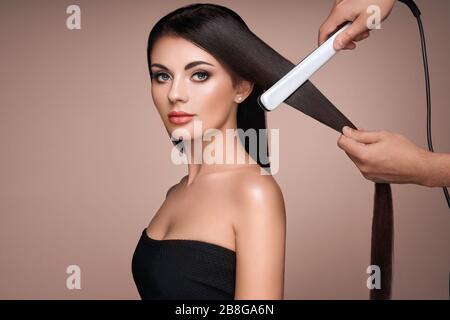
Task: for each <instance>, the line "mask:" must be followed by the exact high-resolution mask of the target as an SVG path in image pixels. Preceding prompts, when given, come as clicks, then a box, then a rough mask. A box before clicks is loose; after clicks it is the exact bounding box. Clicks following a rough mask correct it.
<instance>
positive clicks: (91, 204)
mask: <svg viewBox="0 0 450 320" xmlns="http://www.w3.org/2000/svg"><path fill="white" fill-rule="evenodd" d="M212 2H216V3H220V4H223V5H225V6H228V7H230V8H232V9H233V10H235V11H237V12H238V13H239V14H240V15H241V16H242V18H243V19H244V20H245V21H246V22H247V24H248V25H249V27H250V28H251V29H252V30H253V31H254V32H255V33H256V34H257V35H258V36H260V37H261V38H262V39H263V40H264V41H266V42H267V43H268V44H270V45H271V46H272V47H273V48H275V49H276V50H278V51H279V52H280V53H281V54H283V55H284V56H285V57H287V58H288V59H290V60H291V61H292V62H294V63H297V62H298V61H300V59H301V58H303V57H304V56H305V55H306V54H307V53H309V52H311V51H312V50H313V49H314V48H315V47H316V41H317V31H318V27H319V25H320V24H321V23H322V21H323V20H324V19H325V18H326V16H327V15H328V13H329V10H330V8H331V5H332V1H277V4H276V3H275V1H221V2H217V1H212ZM72 3H73V2H72V1H14V2H13V1H8V2H7V1H2V2H1V4H0V20H1V28H0V39H1V47H2V54H1V59H0V70H1V72H0V75H1V88H2V89H1V91H2V93H1V95H0V146H1V157H0V177H1V178H0V213H1V216H0V219H1V220H0V261H1V267H0V298H3V299H5V298H8V299H23V298H27V299H29V298H33V299H47V298H50V299H80V298H83V299H97V298H98V299H138V298H139V296H138V293H137V290H136V288H135V285H134V282H133V279H132V274H131V257H132V254H133V251H134V249H135V246H136V243H137V240H138V239H139V236H140V234H141V231H142V230H143V228H144V227H145V226H146V225H147V224H148V223H149V221H150V219H151V218H152V216H153V214H154V213H155V212H156V210H157V209H158V208H159V206H160V205H161V203H162V201H163V199H164V197H165V193H166V191H167V189H168V188H169V187H170V186H171V185H173V184H174V183H176V182H177V181H179V179H180V178H181V177H182V176H183V175H184V174H186V170H187V169H186V167H185V166H175V165H173V164H172V163H171V161H170V150H171V143H170V141H169V138H168V136H167V133H166V131H165V129H164V127H163V124H162V122H161V120H160V118H159V116H158V114H157V112H156V110H155V108H154V106H153V103H152V99H151V94H150V81H149V77H148V73H147V65H146V57H145V55H146V52H145V51H146V41H147V36H148V33H149V31H150V29H151V27H152V26H153V25H154V23H155V22H156V21H157V20H158V19H159V18H160V17H162V16H163V15H165V14H166V13H168V12H169V11H172V10H174V9H175V8H178V7H179V6H181V5H184V4H188V3H191V1H162V0H161V1H76V4H79V5H80V6H81V19H82V29H81V30H78V31H71V30H68V29H67V28H66V25H65V20H66V17H67V14H66V13H65V11H66V7H67V6H68V5H70V4H72ZM417 3H418V5H419V6H420V8H421V10H422V16H423V23H424V27H425V32H426V36H427V45H428V54H429V56H428V58H429V65H430V74H431V86H432V102H433V138H434V147H435V149H436V150H437V151H442V152H443V151H445V152H450V128H449V126H448V123H449V119H450V105H449V100H450V90H449V88H448V83H449V81H450V72H449V71H450V68H449V65H450V63H449V61H448V57H449V55H450V45H449V42H448V32H449V31H450V2H449V1H446V0H432V1H424V0H422V1H419V0H417ZM312 80H313V82H314V83H315V84H316V85H317V86H318V87H319V88H320V89H321V90H322V91H323V92H324V93H325V94H326V95H327V97H328V98H329V99H330V100H331V101H333V102H334V103H335V104H336V105H337V106H338V107H339V108H340V109H341V110H342V112H343V113H344V114H346V115H347V116H348V117H349V118H350V119H351V120H352V121H353V122H354V123H355V124H356V125H359V126H362V127H364V128H366V129H386V130H391V131H397V132H399V133H402V134H404V135H406V136H408V137H409V138H410V139H411V140H413V141H414V142H415V143H417V144H419V145H421V146H424V147H425V146H426V130H425V129H426V126H425V125H426V122H425V115H426V109H425V92H424V80H423V66H422V61H421V55H420V42H419V34H418V30H417V23H416V20H415V19H414V18H413V16H412V15H411V13H410V12H409V11H408V9H407V8H406V7H405V6H404V5H402V4H397V5H396V7H395V8H394V10H393V12H392V14H391V16H390V18H389V19H388V20H386V21H385V22H384V23H383V24H382V29H381V30H376V31H373V32H372V34H371V36H370V38H369V39H368V40H366V41H364V42H362V43H359V45H358V49H357V50H355V51H351V52H349V51H347V52H345V53H340V54H338V55H337V56H336V57H335V58H334V59H333V60H332V61H330V62H329V64H328V65H327V66H325V67H324V68H323V69H321V70H320V72H318V73H317V74H316V75H314V76H313V78H312ZM268 119H269V120H268V121H269V126H270V127H271V128H279V129H280V140H281V146H280V148H281V151H280V161H281V167H280V171H279V173H278V174H276V175H275V177H276V179H277V181H278V182H279V184H280V185H281V188H282V190H283V193H284V197H285V201H286V208H287V215H288V230H287V261H286V262H287V263H286V287H285V288H286V289H285V298H286V299H367V298H368V290H367V288H366V287H365V284H366V278H367V276H368V275H367V274H366V273H365V270H366V268H367V266H368V264H369V252H370V227H371V217H372V205H373V203H372V201H373V187H374V186H373V183H371V182H369V181H367V180H365V179H363V177H362V176H361V174H360V173H359V171H357V170H356V168H355V167H354V165H353V163H352V162H351V161H350V160H349V159H348V158H347V156H346V155H345V154H344V153H343V152H342V151H341V150H340V149H339V148H338V147H337V146H336V141H337V139H338V137H339V135H338V133H337V132H335V131H334V130H331V129H329V128H327V127H325V126H324V125H322V124H320V123H318V122H316V121H314V120H312V119H310V118H308V117H306V116H304V115H303V114H301V113H299V112H298V111H295V110H293V109H291V108H288V107H287V106H283V107H280V108H278V109H277V110H276V111H274V112H272V113H270V114H269V115H268ZM393 196H394V207H395V208H394V210H395V266H394V284H393V298H394V299H416V298H418V299H448V291H449V288H448V286H449V271H450V234H449V232H448V231H449V227H450V212H449V210H448V208H447V206H446V203H445V200H444V197H443V193H442V190H441V189H439V188H435V189H430V188H425V187H420V186H415V185H394V186H393ZM71 264H76V265H79V266H80V267H81V275H82V278H81V286H82V289H81V290H68V289H67V288H66V285H65V284H66V277H67V276H68V275H67V274H66V273H65V271H66V267H67V266H68V265H71Z"/></svg>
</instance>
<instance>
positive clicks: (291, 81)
mask: <svg viewBox="0 0 450 320" xmlns="http://www.w3.org/2000/svg"><path fill="white" fill-rule="evenodd" d="M350 25H351V23H347V24H345V25H344V26H343V27H342V28H340V29H339V30H337V31H336V32H335V33H334V34H333V35H332V36H331V37H329V38H328V39H327V40H326V41H325V42H324V43H322V44H321V45H320V46H319V47H318V48H317V49H316V50H314V51H313V52H312V53H310V54H309V55H308V56H307V57H306V58H305V59H303V60H302V61H301V62H300V63H298V64H297V65H296V66H295V67H294V68H293V69H292V70H291V71H289V72H288V73H287V74H286V75H285V76H284V77H283V78H281V79H280V80H278V81H277V82H276V83H275V84H274V85H272V86H271V87H270V88H269V89H268V90H266V91H264V93H263V94H262V95H260V96H259V97H258V103H259V105H260V106H261V107H262V108H263V109H264V110H266V111H272V110H274V109H275V108H276V107H278V106H279V105H280V104H281V103H282V102H283V101H284V100H286V99H287V98H288V97H289V96H290V95H291V94H292V93H293V92H294V91H295V90H297V89H298V88H299V87H300V86H301V85H302V84H303V83H305V81H306V80H308V79H309V78H310V77H311V76H312V75H313V74H314V73H315V72H316V71H317V70H319V69H320V67H322V66H323V65H324V64H325V63H327V61H328V60H330V59H331V58H332V57H333V56H334V55H335V54H336V52H337V51H336V50H334V47H333V42H334V39H335V38H336V37H337V36H338V35H339V34H340V33H341V32H342V31H344V30H345V29H347V28H348V27H349V26H350Z"/></svg>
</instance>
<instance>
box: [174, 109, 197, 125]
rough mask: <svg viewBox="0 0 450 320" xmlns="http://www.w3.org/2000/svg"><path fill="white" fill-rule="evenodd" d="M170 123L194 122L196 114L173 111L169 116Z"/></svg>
mask: <svg viewBox="0 0 450 320" xmlns="http://www.w3.org/2000/svg"><path fill="white" fill-rule="evenodd" d="M168 116H169V121H170V122H172V123H174V124H185V123H188V122H189V121H191V120H192V118H193V117H194V114H192V113H187V112H184V111H172V112H170V113H169V114H168Z"/></svg>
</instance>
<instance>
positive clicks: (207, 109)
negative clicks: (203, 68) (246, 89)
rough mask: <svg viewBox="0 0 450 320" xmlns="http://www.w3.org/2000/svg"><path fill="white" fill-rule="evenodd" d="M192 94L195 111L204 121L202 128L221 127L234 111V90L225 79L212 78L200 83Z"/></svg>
mask: <svg viewBox="0 0 450 320" xmlns="http://www.w3.org/2000/svg"><path fill="white" fill-rule="evenodd" d="M195 91H196V92H195V93H194V94H192V95H190V96H191V99H193V100H192V103H193V107H194V110H193V112H194V113H196V114H197V115H198V118H199V120H201V121H202V129H203V131H205V130H206V129H209V128H219V127H221V126H222V125H223V124H224V123H225V121H226V120H227V119H228V118H229V116H230V112H232V108H231V107H232V102H233V91H232V88H231V86H230V84H228V83H226V82H225V81H219V80H215V81H214V80H213V78H211V79H210V81H209V83H204V84H202V85H198V86H197V87H196V88H195Z"/></svg>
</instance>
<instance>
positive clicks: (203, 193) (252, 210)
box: [147, 36, 286, 299]
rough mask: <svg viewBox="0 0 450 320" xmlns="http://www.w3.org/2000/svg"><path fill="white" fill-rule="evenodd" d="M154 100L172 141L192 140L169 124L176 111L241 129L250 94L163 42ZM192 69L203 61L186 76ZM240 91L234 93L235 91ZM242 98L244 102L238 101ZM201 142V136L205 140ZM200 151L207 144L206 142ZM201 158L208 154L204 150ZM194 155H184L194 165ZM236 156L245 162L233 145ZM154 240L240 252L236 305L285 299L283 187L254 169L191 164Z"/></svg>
mask: <svg viewBox="0 0 450 320" xmlns="http://www.w3.org/2000/svg"><path fill="white" fill-rule="evenodd" d="M151 61H152V65H153V64H160V65H163V66H165V67H167V69H168V70H166V69H164V68H161V67H158V66H151V71H152V75H153V77H152V81H151V92H152V98H153V102H154V104H155V106H156V108H157V111H158V112H159V114H160V116H161V119H162V121H163V123H164V126H165V128H166V130H167V132H168V133H169V135H171V134H172V133H174V131H175V130H176V129H177V128H180V127H182V128H183V129H186V130H187V131H189V132H190V133H191V137H192V139H201V138H202V136H198V135H197V136H195V135H194V128H193V121H191V122H189V123H186V124H183V125H180V124H173V123H171V122H170V121H169V119H168V113H169V112H170V111H172V110H177V111H184V112H188V113H191V114H195V116H194V118H195V119H196V120H198V121H202V129H203V132H204V131H205V130H206V129H208V128H216V129H219V130H221V131H223V134H224V136H225V129H236V127H237V124H236V111H237V107H238V103H239V102H242V101H244V100H245V98H247V97H248V95H249V94H250V93H251V90H252V89H253V84H252V83H249V82H248V81H243V80H242V81H240V82H238V83H237V84H236V83H233V81H232V78H231V74H230V73H229V72H228V70H227V69H226V68H225V67H224V66H223V65H221V64H220V63H219V61H217V60H216V59H215V58H214V57H213V56H212V55H211V54H209V53H208V52H206V51H204V50H203V49H201V48H200V47H198V46H196V45H194V44H193V43H191V42H190V41H187V40H185V39H183V38H180V37H175V36H164V37H162V38H160V39H158V40H157V42H156V43H155V46H154V48H153V50H152V52H151ZM193 61H204V62H207V63H208V64H199V65H196V66H195V67H193V68H190V69H188V70H185V66H186V65H188V64H189V63H191V62H193ZM233 84H236V85H233ZM239 97H241V100H239ZM202 135H203V133H202ZM202 143H203V147H206V145H207V144H208V143H207V142H205V141H202ZM203 150H204V149H203ZM194 152H195V150H194V149H193V148H192V149H189V148H188V149H186V154H187V156H188V158H189V159H194V158H195V157H196V156H198V155H195V154H194ZM235 153H237V154H241V155H245V156H246V159H248V157H249V156H248V154H247V153H246V151H245V149H244V147H243V146H242V144H241V143H240V142H239V141H238V140H236V141H235ZM147 234H148V235H149V236H150V237H152V238H154V239H159V240H161V239H194V240H200V241H204V242H209V243H213V244H216V245H219V246H222V247H224V248H227V249H230V250H233V251H235V252H236V259H237V260H236V286H235V297H234V298H235V299H283V296H284V270H285V269H284V263H285V234H286V213H285V206H284V199H283V195H282V192H281V190H280V187H279V185H278V184H277V182H276V181H275V179H274V178H273V177H272V176H271V175H261V171H260V167H259V165H258V164H256V163H253V164H252V163H248V162H246V163H245V164H239V163H233V164H226V163H225V164H207V163H200V164H195V163H192V161H189V163H188V175H186V176H185V177H183V178H182V179H181V181H180V182H179V183H177V184H176V185H174V186H172V187H171V188H170V189H169V191H168V192H167V197H166V199H165V201H164V202H163V204H162V205H161V207H160V208H159V210H158V211H157V213H156V214H155V215H154V217H153V219H152V220H151V222H150V224H149V225H148V227H147Z"/></svg>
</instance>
